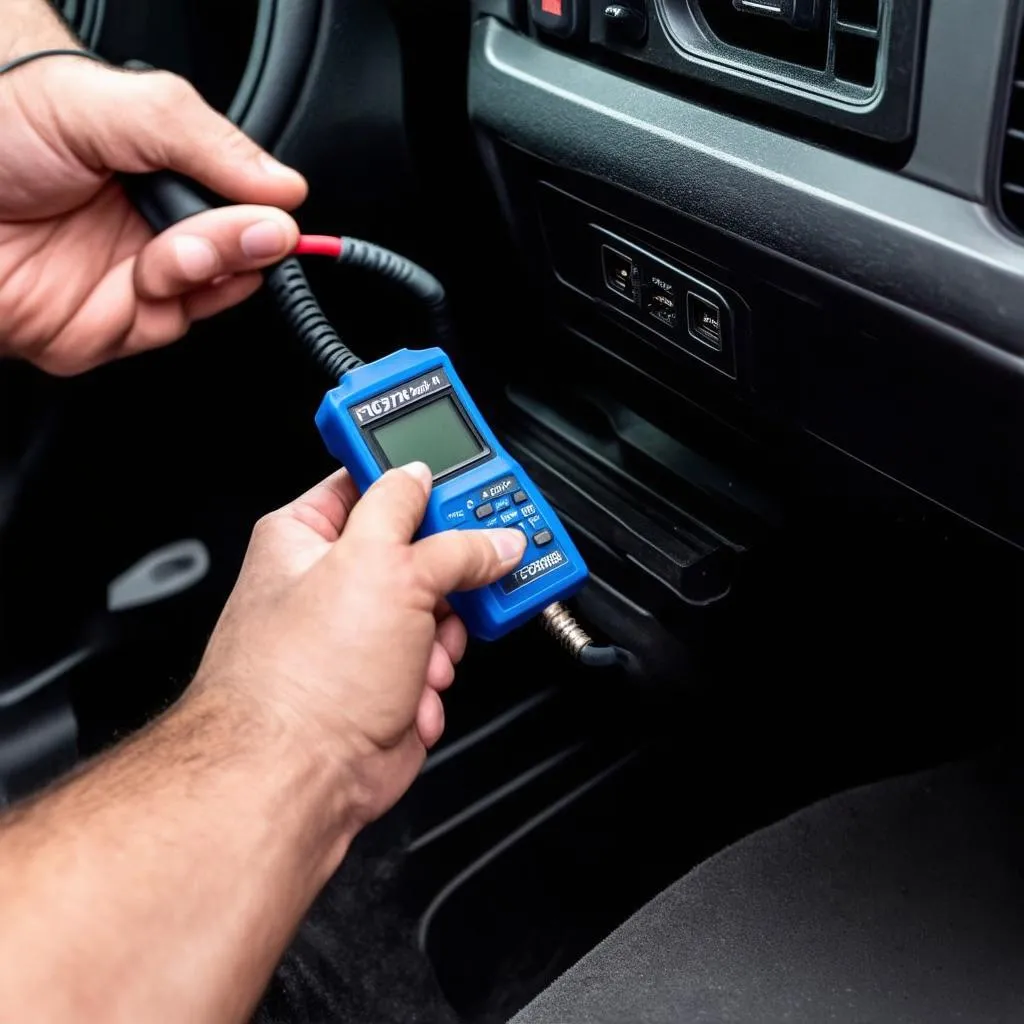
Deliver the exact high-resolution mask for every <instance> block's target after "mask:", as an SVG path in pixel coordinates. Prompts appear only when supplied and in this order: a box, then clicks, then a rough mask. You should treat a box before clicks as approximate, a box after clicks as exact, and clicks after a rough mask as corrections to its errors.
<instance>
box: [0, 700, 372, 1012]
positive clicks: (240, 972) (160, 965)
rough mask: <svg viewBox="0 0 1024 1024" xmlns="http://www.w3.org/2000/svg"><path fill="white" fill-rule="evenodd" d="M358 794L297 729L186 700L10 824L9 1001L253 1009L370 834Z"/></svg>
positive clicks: (74, 1007) (1, 842) (3, 877)
mask: <svg viewBox="0 0 1024 1024" xmlns="http://www.w3.org/2000/svg"><path fill="white" fill-rule="evenodd" d="M324 754H325V755H326V752H324ZM345 792H346V787H345V780H344V776H343V775H342V774H341V773H340V771H339V770H338V767H337V765H336V764H333V763H332V762H331V759H329V757H328V756H321V754H319V753H318V752H316V751H314V750H309V749H303V745H302V744H301V743H297V742H295V741H294V740H293V739H292V738H290V737H289V736H288V735H287V730H286V729H285V728H284V727H283V726H281V727H280V728H279V729H278V728H269V727H268V726H267V724H266V723H265V722H263V721H260V722H258V723H256V722H254V721H253V719H252V718H251V717H250V716H249V715H248V714H247V713H244V712H242V711H240V710H239V709H238V708H235V707H231V706H225V704H224V701H223V699H222V698H212V697H203V696H201V697H198V698H195V699H192V700H189V701H186V702H185V703H184V704H183V705H182V706H180V707H179V708H178V709H176V710H174V711H172V712H171V713H169V714H168V715H167V716H165V717H164V719H162V720H161V721H160V722H159V723H157V724H156V725H155V726H154V727H152V728H151V729H149V730H147V731H146V732H145V733H143V734H142V735H140V736H139V737H138V738H136V739H135V740H133V741H131V742H130V743H128V744H126V745H124V746H123V747H122V748H120V749H119V750H117V751H115V752H114V753H112V754H111V755H108V756H107V757H105V758H104V759H102V760H101V761H100V762H98V763H97V764H96V765H95V766H93V767H92V768H91V769H89V770H87V771H86V772H85V773H83V774H82V775H80V776H79V777H77V778H75V779H73V780H72V781H70V782H68V783H67V784H65V785H63V786H62V787H60V788H59V789H57V790H56V791H54V792H52V793H50V794H49V795H46V796H44V797H42V798H41V799H39V800H38V801H36V802H34V803H32V804H30V805H29V806H27V807H25V808H24V809H22V810H19V811H16V812H14V814H13V815H11V816H10V817H9V818H8V819H7V821H6V823H0V908H2V910H0V948H2V949H3V951H4V952H3V955H2V956H0V1006H5V1007H18V1008H19V1009H20V1014H19V1016H20V1017H21V1018H23V1019H26V1020H29V1019H32V1020H47V1021H53V1022H56V1024H61V1022H65V1021H75V1022H78V1021H90V1022H96V1024H105V1022H108V1021H118V1022H120V1021H126V1022H127V1021H131V1022H137V1021H141V1020H145V1021H158V1020H159V1021H189V1022H190V1024H192V1022H196V1024H202V1022H207V1021H208V1022H210V1024H214V1022H216V1024H224V1022H230V1021H244V1020H246V1019H247V1018H248V1016H249V1014H250V1013H251V1011H252V1008H253V1005H254V1004H255V1002H256V1000H257V999H258V997H259V995H260V993H261V992H262V990H263V988H264V986H265V984H266V982H267V979H268V978H269V976H270V973H271V972H272V970H273V967H274V965H275V963H276V962H277V960H278V959H279V958H280V956H281V954H282V952H283V951H284V948H285V946H286V945H287V943H288V940H289V938H290V936H291V934H292V933H293V931H294V929H295V927H296V926H297V924H298V922H299V920H300V918H301V916H302V914H303V913H304V912H305V910H306V909H307V908H308V906H309V904H310V903H311V901H312V900H313V898H314V896H315V895H316V893H317V891H318V890H319V889H320V887H321V886H322V885H323V883H324V882H325V881H326V880H327V878H329V877H330V874H331V873H332V872H333V871H334V870H335V868H336V867H337V865H338V864H339V863H340V861H341V859H342V857H343V856H344V852H345V850H346V849H347V845H348V842H349V840H350V838H351V835H352V834H353V833H354V829H353V830H349V829H348V826H347V825H346V824H344V823H345V822H346V820H347V816H346V811H345ZM339 822H341V823H342V824H341V825H340V826H339Z"/></svg>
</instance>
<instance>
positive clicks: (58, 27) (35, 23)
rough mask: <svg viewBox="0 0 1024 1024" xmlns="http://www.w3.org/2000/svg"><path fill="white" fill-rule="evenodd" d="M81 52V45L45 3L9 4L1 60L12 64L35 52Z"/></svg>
mask: <svg viewBox="0 0 1024 1024" xmlns="http://www.w3.org/2000/svg"><path fill="white" fill-rule="evenodd" d="M64 48H69V49H81V48H82V43H81V41H80V40H78V39H77V38H76V37H75V35H74V33H73V32H72V31H71V30H70V29H69V28H68V27H67V26H66V25H65V24H64V22H63V21H62V20H61V19H60V16H59V15H58V14H57V12H56V11H54V10H53V8H52V7H50V5H49V4H48V3H46V0H7V3H6V4H5V9H4V24H3V31H2V32H0V59H2V60H3V61H9V60H13V59H14V58H15V57H20V56H22V55H23V54H26V53H32V52H34V51H35V50H49V49H64Z"/></svg>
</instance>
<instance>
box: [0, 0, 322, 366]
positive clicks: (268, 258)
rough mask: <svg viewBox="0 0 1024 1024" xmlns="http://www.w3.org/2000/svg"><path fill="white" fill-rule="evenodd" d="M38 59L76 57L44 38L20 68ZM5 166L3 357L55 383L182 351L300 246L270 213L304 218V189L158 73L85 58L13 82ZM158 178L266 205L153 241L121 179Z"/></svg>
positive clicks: (0, 287)
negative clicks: (181, 341)
mask: <svg viewBox="0 0 1024 1024" xmlns="http://www.w3.org/2000/svg"><path fill="white" fill-rule="evenodd" d="M47 17H48V18H49V16H47ZM47 23H48V25H49V21H48V22H47ZM50 31H52V26H50ZM40 45H41V46H60V45H68V43H67V40H64V39H60V38H58V39H54V38H52V37H51V36H47V37H46V38H45V39H43V41H42V42H39V41H35V40H34V41H33V44H32V45H28V46H25V47H24V48H23V49H21V50H19V51H18V52H27V51H29V50H32V49H35V48H37V47H38V46H40ZM0 151H2V153H3V159H2V160H0V354H3V355H13V356H18V357H20V358H24V359H28V360H30V361H31V362H34V363H36V364H37V365H38V366H40V367H41V368H42V369H44V370H47V371H49V372H51V373H56V374H60V375H67V374H74V373H79V372H82V371H84V370H87V369H90V368H91V367H93V366H96V365H98V364H100V363H103V362H106V361H108V360H111V359H116V358H120V357H122V356H128V355H132V354H134V353H137V352H142V351H144V350H146V349H152V348H156V347H158V346H161V345H165V344H167V343H169V342H171V341H174V340H176V339H177V338H180V337H181V336H182V335H183V334H184V333H185V332H186V331H187V330H188V327H189V325H190V324H191V323H192V322H193V321H195V320H200V319H203V318H204V317H209V316H212V315H213V314H215V313H218V312H220V311H221V310H224V309H227V308H228V307H230V306H233V305H235V304H236V303H238V302H241V301H242V300H243V299H245V298H247V297H248V296H249V295H250V294H251V293H252V292H254V291H255V290H256V289H257V288H258V287H259V285H260V281H261V277H260V274H259V273H258V269H259V268H261V267H265V266H268V265H270V264H272V263H275V262H277V261H278V260H280V259H281V258H282V257H284V256H285V255H286V254H287V253H288V252H290V251H291V250H292V249H293V248H294V246H295V243H296V241H297V238H298V229H297V227H296V225H295V222H294V221H293V220H292V218H291V217H289V216H288V215H287V214H286V213H284V212H282V210H281V209H277V207H281V208H284V209H292V208H293V207H295V206H297V205H298V204H299V203H301V202H302V200H303V199H304V198H305V195H306V183H305V181H304V180H303V178H302V176H301V175H299V174H298V173H297V172H296V171H293V170H290V169H289V168H287V167H284V166H283V165H282V164H279V163H277V161H275V160H273V159H272V158H271V157H270V156H268V155H267V154H266V153H265V152H263V150H261V149H260V148H259V147H258V146H257V145H256V144H255V143H254V142H252V141H251V140H250V139H248V138H246V136H244V135H243V134H242V133H241V132H240V131H238V129H237V128H235V127H234V126H232V125H231V124H230V123H229V122H228V121H227V120H226V119H225V118H223V117H221V116H220V115H219V114H217V113H216V112H214V111H213V110H212V109H211V108H210V107H208V106H207V105H206V103H204V102H203V100H202V99H201V98H200V96H199V94H198V93H197V92H196V91H195V90H194V89H193V88H192V86H191V85H189V84H188V83H187V82H186V81H185V80H184V79H181V78H177V77H176V76H174V75H170V74H167V73H164V72H149V73H131V72H125V71H120V70H116V69H112V68H108V67H105V66H103V65H100V64H96V63H94V62H92V61H89V60H84V59H78V58H76V57H53V58H49V59H46V60H42V61H39V62H37V63H34V64H29V65H26V66H24V67H22V68H19V69H17V70H15V71H12V72H11V73H9V74H7V75H4V76H3V77H0ZM163 168H170V169H172V170H176V171H180V172H181V173H183V174H185V175H187V176H189V177H191V178H193V179H195V180H197V181H199V182H202V183H203V184H204V185H207V186H208V187H209V188H211V189H212V190H213V191H214V192H216V193H218V194H220V195H223V196H225V197H226V198H228V199H231V200H234V201H237V202H242V203H256V204H264V205H261V206H252V205H247V206H235V207H227V208H224V209H218V210H214V211H211V212H209V213H203V214H200V215H198V216H196V217H192V218H190V219H189V220H187V221H184V222H182V223H181V224H178V225H176V226H174V227H173V228H171V229H170V230H169V231H166V232H164V233H163V234H162V235H160V236H159V237H157V238H155V239H154V238H153V233H152V232H151V231H150V229H149V228H148V227H147V225H146V224H145V222H144V221H143V220H142V218H141V217H140V216H139V215H138V214H137V213H136V212H135V210H134V208H133V207H132V205H131V203H130V202H129V201H128V199H127V198H126V197H125V195H124V193H123V191H122V190H121V188H120V186H119V185H118V184H117V181H116V180H115V179H114V178H113V176H112V173H113V172H115V171H127V172H144V171H153V170H159V169H163ZM268 207H269V208H268Z"/></svg>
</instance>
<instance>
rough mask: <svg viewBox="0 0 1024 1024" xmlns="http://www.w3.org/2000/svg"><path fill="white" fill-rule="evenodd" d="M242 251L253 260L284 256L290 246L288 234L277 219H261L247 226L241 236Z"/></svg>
mask: <svg viewBox="0 0 1024 1024" xmlns="http://www.w3.org/2000/svg"><path fill="white" fill-rule="evenodd" d="M241 246H242V252H244V253H245V255H246V256H248V257H249V259H251V260H266V259H269V258H270V257H271V256H283V255H284V254H285V250H286V249H287V248H288V236H287V235H286V234H285V233H284V228H283V227H281V225H280V224H278V223H277V221H276V220H261V221H260V222H259V223H258V224H253V225H252V226H251V227H247V228H246V229H245V230H244V231H243V232H242V237H241Z"/></svg>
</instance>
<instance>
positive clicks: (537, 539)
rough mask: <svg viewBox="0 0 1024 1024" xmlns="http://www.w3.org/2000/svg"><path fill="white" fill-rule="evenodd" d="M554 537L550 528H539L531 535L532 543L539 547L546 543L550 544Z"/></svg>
mask: <svg viewBox="0 0 1024 1024" xmlns="http://www.w3.org/2000/svg"><path fill="white" fill-rule="evenodd" d="M554 539H555V538H554V535H553V534H552V533H551V531H550V530H539V531H538V532H537V533H535V534H534V535H533V543H534V544H536V545H537V547H539V548H542V547H544V546H545V545H546V544H550V543H551V542H552V541H553V540H554Z"/></svg>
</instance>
